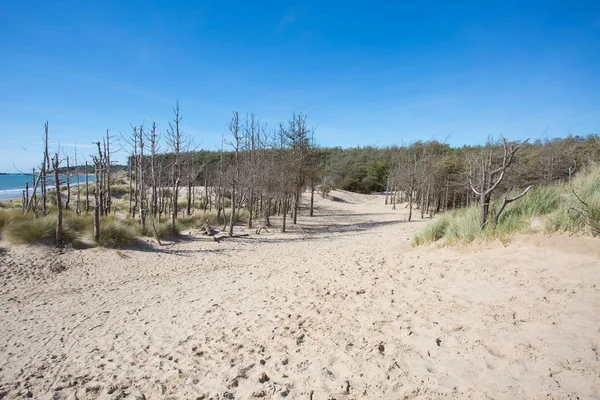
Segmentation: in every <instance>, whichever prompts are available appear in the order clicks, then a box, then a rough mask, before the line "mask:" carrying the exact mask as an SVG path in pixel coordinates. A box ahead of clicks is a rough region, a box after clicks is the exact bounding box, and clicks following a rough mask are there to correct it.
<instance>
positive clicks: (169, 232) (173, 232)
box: [156, 222, 181, 239]
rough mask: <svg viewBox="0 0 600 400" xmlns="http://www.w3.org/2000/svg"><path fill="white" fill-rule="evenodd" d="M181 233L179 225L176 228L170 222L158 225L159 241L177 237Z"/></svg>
mask: <svg viewBox="0 0 600 400" xmlns="http://www.w3.org/2000/svg"><path fill="white" fill-rule="evenodd" d="M180 233H181V229H180V227H179V225H178V224H175V225H174V226H173V224H172V223H170V222H161V223H159V224H156V234H157V236H158V238H159V239H165V238H168V237H177V236H179V234H180Z"/></svg>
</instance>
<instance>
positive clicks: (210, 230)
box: [200, 222, 217, 236]
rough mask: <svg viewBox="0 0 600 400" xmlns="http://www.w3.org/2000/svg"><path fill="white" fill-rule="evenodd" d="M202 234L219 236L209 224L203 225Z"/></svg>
mask: <svg viewBox="0 0 600 400" xmlns="http://www.w3.org/2000/svg"><path fill="white" fill-rule="evenodd" d="M200 232H201V233H202V234H203V235H206V236H214V235H216V234H217V231H215V230H214V229H213V227H212V226H210V224H209V223H208V222H205V223H203V224H202V226H201V227H200Z"/></svg>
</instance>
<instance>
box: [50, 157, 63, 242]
mask: <svg viewBox="0 0 600 400" xmlns="http://www.w3.org/2000/svg"><path fill="white" fill-rule="evenodd" d="M52 161H53V164H54V165H53V167H54V187H55V188H56V189H55V190H56V205H57V207H58V210H57V219H56V240H55V243H54V244H55V245H56V246H57V247H62V246H63V211H62V196H61V194H60V179H59V176H58V167H59V164H60V162H59V160H58V153H56V154H55V155H54V159H53V160H52ZM65 206H66V204H65Z"/></svg>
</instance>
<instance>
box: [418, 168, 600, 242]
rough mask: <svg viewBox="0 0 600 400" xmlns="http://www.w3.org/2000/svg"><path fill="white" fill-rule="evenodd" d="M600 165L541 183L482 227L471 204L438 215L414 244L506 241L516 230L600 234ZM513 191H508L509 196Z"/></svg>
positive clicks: (419, 234) (419, 233)
mask: <svg viewBox="0 0 600 400" xmlns="http://www.w3.org/2000/svg"><path fill="white" fill-rule="evenodd" d="M599 187H600V167H598V166H597V165H592V166H590V167H589V168H588V169H587V170H585V171H582V172H581V173H580V174H579V175H577V176H576V177H574V178H573V180H572V182H570V183H569V182H566V183H560V184H554V185H547V186H541V187H539V188H534V189H532V190H531V191H530V192H529V193H528V194H527V195H526V196H524V197H523V198H521V199H519V200H518V201H516V202H514V203H511V204H509V205H508V206H507V207H506V210H505V211H504V213H503V214H502V216H501V217H500V220H499V222H498V225H497V226H496V227H495V228H494V227H493V226H492V225H491V224H489V225H487V226H486V227H485V228H484V229H481V228H480V225H479V218H480V210H479V206H478V205H477V204H474V205H472V206H471V207H467V208H462V209H457V210H453V211H448V212H445V213H440V214H438V215H436V216H435V217H434V218H433V219H432V220H431V221H430V222H429V223H428V224H427V225H426V226H425V227H424V228H423V229H422V230H421V231H419V232H418V233H417V234H416V235H415V237H414V239H413V245H415V246H419V245H423V244H428V243H433V242H438V241H439V242H440V243H441V244H453V243H461V244H466V243H470V242H472V241H474V240H494V239H500V240H503V241H506V240H508V239H509V238H510V236H511V235H512V234H514V233H516V232H524V233H528V232H535V231H542V232H572V233H589V234H592V235H598V234H600V191H599V190H598V188H599ZM510 195H511V194H509V196H510Z"/></svg>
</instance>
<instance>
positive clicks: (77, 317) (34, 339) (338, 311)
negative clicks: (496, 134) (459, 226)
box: [0, 192, 600, 400]
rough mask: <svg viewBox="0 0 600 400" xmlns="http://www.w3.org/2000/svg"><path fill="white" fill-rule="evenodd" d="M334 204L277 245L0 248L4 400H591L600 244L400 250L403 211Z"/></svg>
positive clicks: (524, 240)
mask: <svg viewBox="0 0 600 400" xmlns="http://www.w3.org/2000/svg"><path fill="white" fill-rule="evenodd" d="M332 196H334V197H335V200H336V201H331V200H324V199H321V198H319V199H318V201H317V206H318V208H317V211H316V216H315V217H314V218H309V217H304V216H303V217H302V218H300V220H299V224H298V225H297V226H291V227H290V232H289V233H285V234H282V233H278V232H276V231H274V230H270V231H269V232H268V233H267V232H264V231H263V233H261V234H260V235H256V234H255V233H254V232H253V231H243V230H241V229H240V230H239V232H240V233H249V234H250V235H249V236H245V237H240V238H235V239H227V240H223V241H221V242H215V241H213V240H212V239H209V238H206V237H202V236H196V235H187V236H185V237H184V238H183V239H181V240H179V241H177V242H171V243H166V244H165V245H164V246H158V245H156V244H153V243H151V242H148V243H147V244H146V245H145V246H141V247H138V248H131V249H124V250H121V251H120V252H117V251H114V250H105V249H85V250H68V251H60V252H59V251H55V250H50V249H48V248H43V247H32V246H8V245H7V244H6V243H2V245H1V247H3V248H4V250H3V251H2V252H0V272H1V274H2V277H1V293H0V302H1V304H2V308H1V311H0V398H6V399H16V398H24V397H30V398H37V399H75V398H77V399H121V398H126V399H144V398H145V399H252V398H263V399H279V398H287V399H313V400H318V399H403V398H408V399H413V398H420V399H437V398H456V399H482V398H493V399H515V398H518V399H542V398H544V399H548V398H550V399H576V398H580V399H586V398H587V399H590V398H600V361H599V355H598V353H599V352H600V350H599V349H600V312H599V310H600V241H598V240H594V239H586V238H578V237H567V236H564V235H555V236H553V237H550V238H547V237H543V236H537V237H534V236H528V237H519V238H517V239H515V240H514V241H513V242H512V243H511V244H510V245H509V246H508V247H503V246H502V245H500V244H496V243H493V244H490V245H477V246H470V247H467V248H462V249H456V248H446V249H438V248H434V247H427V248H419V249H411V248H410V246H409V240H410V238H411V237H412V234H413V233H414V231H415V230H416V229H418V228H419V227H421V226H423V224H424V221H420V220H417V221H414V222H411V223H407V222H405V219H406V215H407V210H406V209H405V208H404V207H402V206H401V207H399V208H398V210H396V211H392V210H391V208H390V206H384V205H383V197H382V196H366V195H355V194H351V193H347V192H332ZM275 222H277V221H275Z"/></svg>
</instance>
